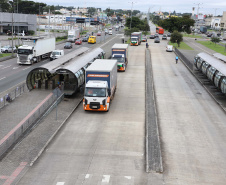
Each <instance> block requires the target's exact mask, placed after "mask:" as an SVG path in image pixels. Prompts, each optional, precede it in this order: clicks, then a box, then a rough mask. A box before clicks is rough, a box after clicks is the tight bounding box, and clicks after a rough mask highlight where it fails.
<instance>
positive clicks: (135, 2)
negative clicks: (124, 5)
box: [128, 2, 136, 29]
mask: <svg viewBox="0 0 226 185" xmlns="http://www.w3.org/2000/svg"><path fill="white" fill-rule="evenodd" d="M128 3H130V2H128ZM131 3H132V7H131V20H130V29H131V23H132V19H133V15H132V11H133V3H136V2H131Z"/></svg>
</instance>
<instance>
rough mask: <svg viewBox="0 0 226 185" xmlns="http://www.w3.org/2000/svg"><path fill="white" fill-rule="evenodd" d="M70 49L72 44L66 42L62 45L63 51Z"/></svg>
mask: <svg viewBox="0 0 226 185" xmlns="http://www.w3.org/2000/svg"><path fill="white" fill-rule="evenodd" d="M71 48H72V43H71V42H66V43H65V45H64V49H71Z"/></svg>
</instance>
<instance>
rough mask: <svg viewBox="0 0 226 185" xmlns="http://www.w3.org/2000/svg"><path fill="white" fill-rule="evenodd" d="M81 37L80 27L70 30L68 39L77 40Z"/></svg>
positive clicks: (69, 40) (70, 40)
mask: <svg viewBox="0 0 226 185" xmlns="http://www.w3.org/2000/svg"><path fill="white" fill-rule="evenodd" d="M79 37H80V33H79V29H72V30H69V31H68V36H67V41H68V42H75V41H76V40H77V39H79Z"/></svg>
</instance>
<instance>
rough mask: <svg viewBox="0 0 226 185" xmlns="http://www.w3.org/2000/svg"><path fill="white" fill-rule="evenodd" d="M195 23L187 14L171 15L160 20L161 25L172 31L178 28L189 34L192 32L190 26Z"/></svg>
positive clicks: (179, 30)
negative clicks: (180, 15) (181, 15)
mask: <svg viewBox="0 0 226 185" xmlns="http://www.w3.org/2000/svg"><path fill="white" fill-rule="evenodd" d="M194 23H195V21H194V20H193V19H191V18H190V17H189V16H187V15H186V16H183V17H170V18H169V19H164V20H160V21H159V25H160V26H162V27H163V28H164V29H166V30H168V31H169V32H171V33H172V32H173V31H175V30H176V31H178V32H186V33H188V34H190V33H191V29H190V27H191V26H194Z"/></svg>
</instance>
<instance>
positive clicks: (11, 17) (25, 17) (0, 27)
mask: <svg viewBox="0 0 226 185" xmlns="http://www.w3.org/2000/svg"><path fill="white" fill-rule="evenodd" d="M12 24H13V30H14V31H13V32H14V33H22V32H23V31H24V32H27V31H29V30H33V31H35V32H36V27H37V16H36V15H32V14H20V13H13V14H12V13H5V12H0V34H6V33H7V32H8V31H12Z"/></svg>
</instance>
